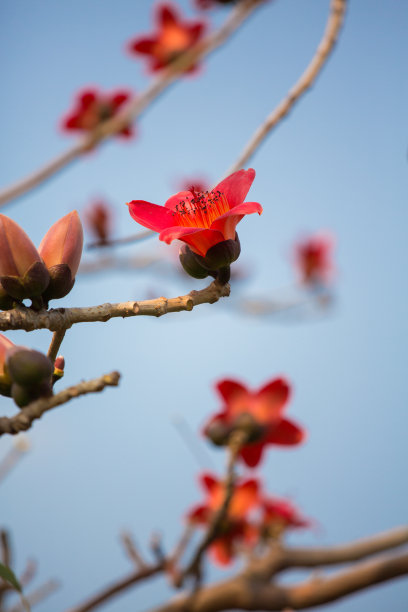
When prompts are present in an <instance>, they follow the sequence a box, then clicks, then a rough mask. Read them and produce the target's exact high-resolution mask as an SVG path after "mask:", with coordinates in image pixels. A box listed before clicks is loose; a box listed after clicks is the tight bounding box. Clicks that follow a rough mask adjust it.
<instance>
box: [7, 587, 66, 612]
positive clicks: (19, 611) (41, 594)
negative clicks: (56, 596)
mask: <svg viewBox="0 0 408 612" xmlns="http://www.w3.org/2000/svg"><path fill="white" fill-rule="evenodd" d="M60 586H61V585H60V583H59V582H58V581H57V580H53V579H51V580H48V581H47V582H45V583H44V584H42V585H41V586H39V587H38V588H37V589H35V590H34V591H32V592H31V593H30V594H29V595H27V596H26V598H25V599H26V601H27V602H28V604H29V605H30V606H31V607H33V606H35V605H37V604H39V603H41V602H42V601H44V599H47V597H49V596H50V595H52V594H53V593H55V591H57V590H58V589H59V588H60ZM26 610H27V608H26V607H25V606H24V605H23V604H22V603H19V604H16V605H15V606H13V607H12V608H8V609H7V612H26Z"/></svg>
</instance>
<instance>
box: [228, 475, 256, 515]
mask: <svg viewBox="0 0 408 612" xmlns="http://www.w3.org/2000/svg"><path fill="white" fill-rule="evenodd" d="M258 497H259V482H258V481H257V480H255V478H251V479H249V480H245V481H244V482H243V483H242V484H241V485H238V486H237V487H236V488H235V491H234V494H233V496H232V499H231V503H230V507H229V509H228V516H230V517H232V518H234V519H235V518H238V519H240V518H245V516H246V515H247V513H248V512H249V510H251V508H253V507H254V506H255V505H256V504H257V502H258Z"/></svg>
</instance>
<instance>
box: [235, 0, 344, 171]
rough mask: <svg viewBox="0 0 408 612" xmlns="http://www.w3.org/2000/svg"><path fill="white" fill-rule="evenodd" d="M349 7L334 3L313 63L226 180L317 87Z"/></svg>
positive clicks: (268, 118)
mask: <svg viewBox="0 0 408 612" xmlns="http://www.w3.org/2000/svg"><path fill="white" fill-rule="evenodd" d="M346 4H347V0H331V2H330V13H329V18H328V21H327V24H326V28H325V31H324V34H323V38H322V40H321V42H320V44H319V46H318V47H317V50H316V53H315V55H314V57H313V59H312V61H311V62H310V63H309V65H308V66H307V68H306V70H305V71H304V72H303V74H302V76H301V77H300V79H299V80H298V81H297V83H296V84H295V85H294V86H293V87H292V89H291V90H290V91H289V93H288V94H287V96H286V97H285V98H284V99H283V100H282V101H281V102H280V103H279V104H278V106H277V107H276V108H275V109H274V110H273V111H272V112H271V114H270V115H268V116H267V117H266V119H265V121H264V122H263V123H262V124H261V125H260V126H259V127H258V128H257V130H256V131H255V133H254V134H253V136H252V137H251V138H250V140H249V141H248V143H247V144H246V145H245V147H244V149H243V151H242V153H241V154H240V155H239V157H238V159H237V160H236V162H235V163H234V164H233V165H232V166H231V168H230V169H229V170H228V172H227V173H226V175H225V176H228V175H229V174H232V173H233V172H236V171H237V170H239V169H240V168H244V167H245V166H246V165H247V163H248V161H249V160H250V159H251V157H252V156H253V154H254V153H255V151H256V150H257V149H258V147H259V145H260V144H261V143H262V142H263V140H264V139H265V138H266V137H267V136H268V134H270V132H271V131H272V130H273V129H274V128H275V127H276V126H277V125H278V123H280V121H281V120H282V119H283V118H284V117H286V115H287V114H288V113H289V111H290V110H291V109H292V107H293V106H294V104H295V103H296V102H297V101H298V100H299V98H300V97H301V96H302V94H304V93H305V92H306V91H307V90H308V89H309V88H310V87H311V86H312V85H313V83H314V81H315V80H316V77H317V76H318V74H319V72H320V71H321V69H322V68H323V66H324V64H325V62H326V60H327V59H328V57H329V55H330V53H331V51H332V50H333V48H334V45H335V43H336V41H337V37H338V35H339V32H340V28H341V26H342V24H343V20H344V14H345V11H346Z"/></svg>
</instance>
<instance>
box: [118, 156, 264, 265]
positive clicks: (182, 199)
mask: <svg viewBox="0 0 408 612" xmlns="http://www.w3.org/2000/svg"><path fill="white" fill-rule="evenodd" d="M254 178H255V170H253V169H252V168H251V169H249V170H239V171H238V172H234V174H231V175H230V176H228V177H227V178H226V179H224V180H223V181H221V183H219V184H218V185H217V186H216V187H215V188H214V189H213V190H212V191H204V192H198V191H195V190H193V191H180V192H179V193H176V194H175V195H174V196H172V197H171V198H169V199H168V200H167V202H166V203H165V205H164V206H158V205H157V204H152V203H150V202H146V201H144V200H133V201H132V202H129V204H128V206H129V212H130V214H131V216H132V217H133V219H134V220H135V221H137V222H138V223H140V224H141V225H143V226H144V227H147V228H149V229H152V230H153V231H155V232H160V234H159V240H163V241H164V242H166V243H167V244H170V243H171V242H172V241H173V240H176V239H177V240H182V241H183V242H185V243H187V244H188V245H189V247H190V249H191V250H192V251H194V253H197V254H198V255H202V256H203V257H205V255H206V253H207V251H208V250H209V249H210V248H211V247H212V246H214V245H216V244H218V243H219V242H223V241H225V240H235V227H236V226H237V224H238V223H239V222H240V221H241V219H242V218H243V217H244V216H245V215H247V214H251V213H255V212H257V213H258V214H261V213H262V206H261V205H260V204H258V202H244V199H245V197H246V195H247V193H248V191H249V189H250V187H251V185H252V182H253V180H254Z"/></svg>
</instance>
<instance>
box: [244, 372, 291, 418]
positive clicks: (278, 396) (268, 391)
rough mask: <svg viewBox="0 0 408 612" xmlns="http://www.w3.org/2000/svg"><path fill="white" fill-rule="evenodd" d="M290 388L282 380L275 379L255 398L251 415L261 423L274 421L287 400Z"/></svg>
mask: <svg viewBox="0 0 408 612" xmlns="http://www.w3.org/2000/svg"><path fill="white" fill-rule="evenodd" d="M289 395H290V386H289V383H288V382H287V381H286V380H285V379H284V378H275V379H274V380H271V381H270V382H269V383H268V384H266V385H265V386H263V387H262V388H261V389H260V390H259V391H258V393H257V394H256V396H255V399H256V402H254V406H253V410H252V414H253V416H254V417H255V418H256V419H257V420H259V421H260V422H261V423H268V422H271V421H276V419H277V418H278V417H279V416H280V414H281V413H282V410H283V409H284V407H285V405H286V403H287V402H288V400H289Z"/></svg>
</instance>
